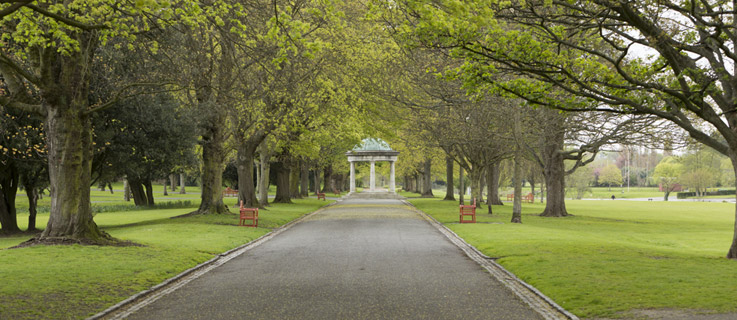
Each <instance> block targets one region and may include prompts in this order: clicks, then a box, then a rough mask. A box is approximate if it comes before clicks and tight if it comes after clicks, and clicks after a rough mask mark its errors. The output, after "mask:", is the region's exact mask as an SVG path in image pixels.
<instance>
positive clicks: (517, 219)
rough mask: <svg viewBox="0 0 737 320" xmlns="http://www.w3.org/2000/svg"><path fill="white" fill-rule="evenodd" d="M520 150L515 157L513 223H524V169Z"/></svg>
mask: <svg viewBox="0 0 737 320" xmlns="http://www.w3.org/2000/svg"><path fill="white" fill-rule="evenodd" d="M521 160H522V159H521V157H520V155H519V150H518V151H517V152H516V154H515V155H514V203H513V204H512V223H522V168H521V165H520V161H521Z"/></svg>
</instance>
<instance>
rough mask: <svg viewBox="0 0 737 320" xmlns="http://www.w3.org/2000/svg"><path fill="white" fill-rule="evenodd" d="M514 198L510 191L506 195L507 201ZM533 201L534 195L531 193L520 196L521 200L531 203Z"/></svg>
mask: <svg viewBox="0 0 737 320" xmlns="http://www.w3.org/2000/svg"><path fill="white" fill-rule="evenodd" d="M513 200H514V193H510V194H508V195H507V201H513ZM534 201H535V196H534V195H533V194H532V193H528V194H527V195H526V196H522V202H529V203H532V202H534Z"/></svg>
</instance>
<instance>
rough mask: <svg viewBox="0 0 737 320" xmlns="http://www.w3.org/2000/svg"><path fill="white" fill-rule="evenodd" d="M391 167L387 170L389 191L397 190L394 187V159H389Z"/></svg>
mask: <svg viewBox="0 0 737 320" xmlns="http://www.w3.org/2000/svg"><path fill="white" fill-rule="evenodd" d="M391 164H392V166H391V169H390V170H389V192H395V193H396V192H397V190H396V189H395V188H394V161H391Z"/></svg>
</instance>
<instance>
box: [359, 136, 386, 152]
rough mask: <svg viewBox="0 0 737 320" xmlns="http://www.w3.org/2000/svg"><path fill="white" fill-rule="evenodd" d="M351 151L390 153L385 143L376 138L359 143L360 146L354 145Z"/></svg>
mask: <svg viewBox="0 0 737 320" xmlns="http://www.w3.org/2000/svg"><path fill="white" fill-rule="evenodd" d="M353 151H392V148H391V147H389V144H388V143H386V141H384V140H381V139H378V138H366V139H363V141H361V144H360V145H356V146H355V147H354V148H353Z"/></svg>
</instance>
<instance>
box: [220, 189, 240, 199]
mask: <svg viewBox="0 0 737 320" xmlns="http://www.w3.org/2000/svg"><path fill="white" fill-rule="evenodd" d="M237 196H238V190H233V189H231V188H230V187H227V188H225V190H223V197H237Z"/></svg>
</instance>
